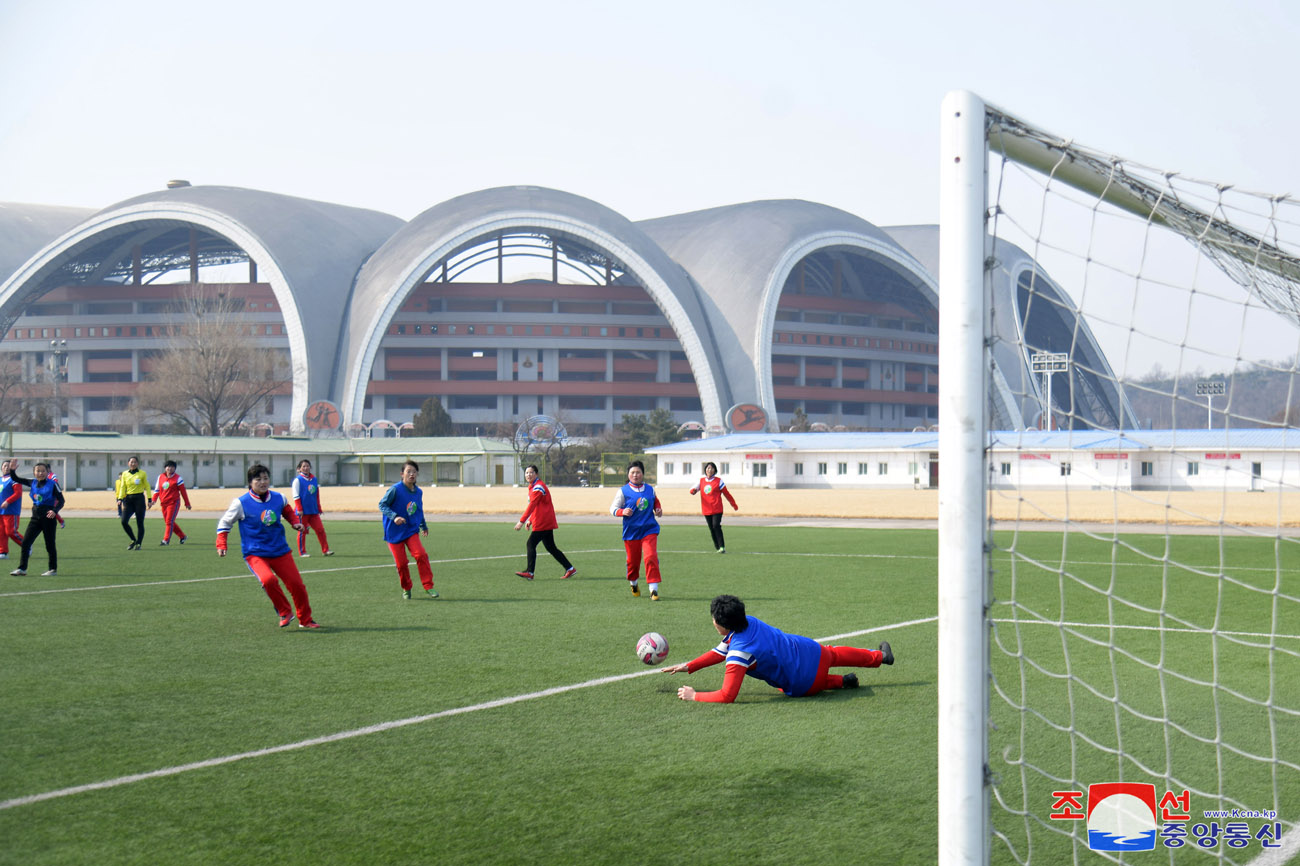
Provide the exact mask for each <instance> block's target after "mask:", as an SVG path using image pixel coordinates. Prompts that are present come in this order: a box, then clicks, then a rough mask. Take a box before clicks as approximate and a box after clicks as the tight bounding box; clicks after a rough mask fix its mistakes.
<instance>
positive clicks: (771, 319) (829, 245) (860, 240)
mask: <svg viewBox="0 0 1300 866" xmlns="http://www.w3.org/2000/svg"><path fill="white" fill-rule="evenodd" d="M827 249H850V250H859V251H861V252H863V253H866V254H867V255H869V256H872V257H875V258H877V259H883V260H884V261H887V262H889V263H891V264H893V265H894V266H895V267H896V268H898V269H900V270H902V271H905V272H906V273H907V274H908V275H910V276H911V277H913V278H914V279H915V280H916V281H917V285H916V286H915V288H916V289H917V291H919V292H920V293H921V295H922V296H923V297H924V298H925V299H926V300H927V301H929V302H930V304H931V305H932V306H933V307H934V308H935V310H936V311H938V309H939V285H938V282H937V280H936V279H935V278H934V277H933V276H932V275H931V274H929V273H928V272H927V271H925V270H924V269H923V268H921V266H920V265H919V263H917V261H916V259H914V258H912V256H911V255H910V254H908V253H907V252H905V251H904V250H903V249H902V247H900V246H898V245H897V244H895V243H894V242H893V241H890V240H888V239H882V238H879V237H874V236H871V235H864V234H860V233H848V232H825V233H820V234H816V235H811V236H809V237H806V238H803V239H802V240H800V241H799V242H798V243H796V244H794V245H792V246H790V247H788V248H787V249H785V250H784V251H783V252H782V254H781V257H780V258H779V259H778V260H777V262H776V264H775V265H774V266H773V268H772V273H771V276H770V277H769V278H768V281H767V284H766V285H765V286H764V287H763V295H762V300H761V302H760V305H759V326H758V328H757V330H756V331H755V334H754V337H755V344H754V357H755V360H756V361H757V364H756V369H755V371H754V376H755V386H756V387H757V388H758V389H759V393H760V394H762V400H763V403H762V404H761V405H762V406H763V408H764V409H767V412H768V417H769V418H775V417H776V395H775V393H774V389H773V386H772V333H773V331H774V330H775V329H776V310H777V307H778V306H779V305H780V302H781V292H782V290H783V289H784V288H785V284H786V281H787V280H788V279H789V277H790V274H791V272H793V271H794V268H795V266H796V265H798V264H799V262H800V260H802V259H803V258H805V257H807V256H810V255H812V254H813V253H816V252H819V251H821V250H827ZM935 339H936V341H937V340H938V337H935Z"/></svg>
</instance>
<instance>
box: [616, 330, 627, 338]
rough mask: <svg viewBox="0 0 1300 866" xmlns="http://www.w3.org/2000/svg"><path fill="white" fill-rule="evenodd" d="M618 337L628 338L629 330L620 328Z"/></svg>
mask: <svg viewBox="0 0 1300 866" xmlns="http://www.w3.org/2000/svg"><path fill="white" fill-rule="evenodd" d="M618 335H619V336H620V337H626V336H627V328H619V329H618Z"/></svg>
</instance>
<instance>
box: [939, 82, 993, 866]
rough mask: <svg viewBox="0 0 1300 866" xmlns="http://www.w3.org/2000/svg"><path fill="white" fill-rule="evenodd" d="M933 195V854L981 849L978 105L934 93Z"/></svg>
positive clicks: (981, 187) (976, 856) (971, 860)
mask: <svg viewBox="0 0 1300 866" xmlns="http://www.w3.org/2000/svg"><path fill="white" fill-rule="evenodd" d="M941 111H942V122H941V136H940V139H941V141H940V148H939V149H940V170H939V171H940V185H939V186H940V194H939V226H940V229H939V236H940V247H939V285H940V291H939V305H940V313H939V369H941V370H944V371H945V373H944V378H943V379H942V381H941V383H940V385H939V418H940V423H939V462H940V465H941V466H942V467H943V469H942V479H943V480H942V482H941V483H940V485H939V563H938V564H939V611H938V612H939V640H938V650H939V676H938V726H939V756H938V768H939V777H938V781H939V790H938V819H939V856H938V862H939V864H940V866H959V864H961V866H965V864H982V863H987V862H988V858H989V844H990V838H991V837H990V834H989V825H988V821H989V790H988V787H987V785H986V778H987V774H988V745H987V729H986V724H987V723H986V721H985V720H986V719H987V717H988V680H987V677H988V631H987V629H986V626H985V622H984V608H985V604H986V595H987V590H986V587H987V583H988V567H987V557H988V539H987V537H986V536H987V521H986V519H985V498H984V482H985V472H986V468H985V447H986V445H987V442H986V439H987V427H988V397H987V392H986V388H987V386H986V381H987V371H986V363H985V359H984V324H985V320H986V318H987V309H988V307H987V304H988V301H987V295H986V282H987V274H986V272H985V264H984V263H985V260H986V258H987V255H988V253H987V251H986V244H987V234H986V229H985V216H986V208H987V204H986V198H987V183H986V181H985V174H986V165H987V155H986V154H987V152H986V149H985V146H984V104H983V102H981V101H980V99H979V97H977V96H975V95H974V94H972V93H969V92H966V91H956V92H953V93H949V94H948V95H947V96H946V97H945V98H944V101H943V108H942V109H941Z"/></svg>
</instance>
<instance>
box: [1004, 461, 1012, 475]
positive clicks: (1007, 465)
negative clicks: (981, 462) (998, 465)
mask: <svg viewBox="0 0 1300 866" xmlns="http://www.w3.org/2000/svg"><path fill="white" fill-rule="evenodd" d="M1002 474H1003V475H1010V474H1011V464H1010V463H1003V464H1002Z"/></svg>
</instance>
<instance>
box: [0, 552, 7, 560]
mask: <svg viewBox="0 0 1300 866" xmlns="http://www.w3.org/2000/svg"><path fill="white" fill-rule="evenodd" d="M8 558H9V554H7V553H0V559H8Z"/></svg>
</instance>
